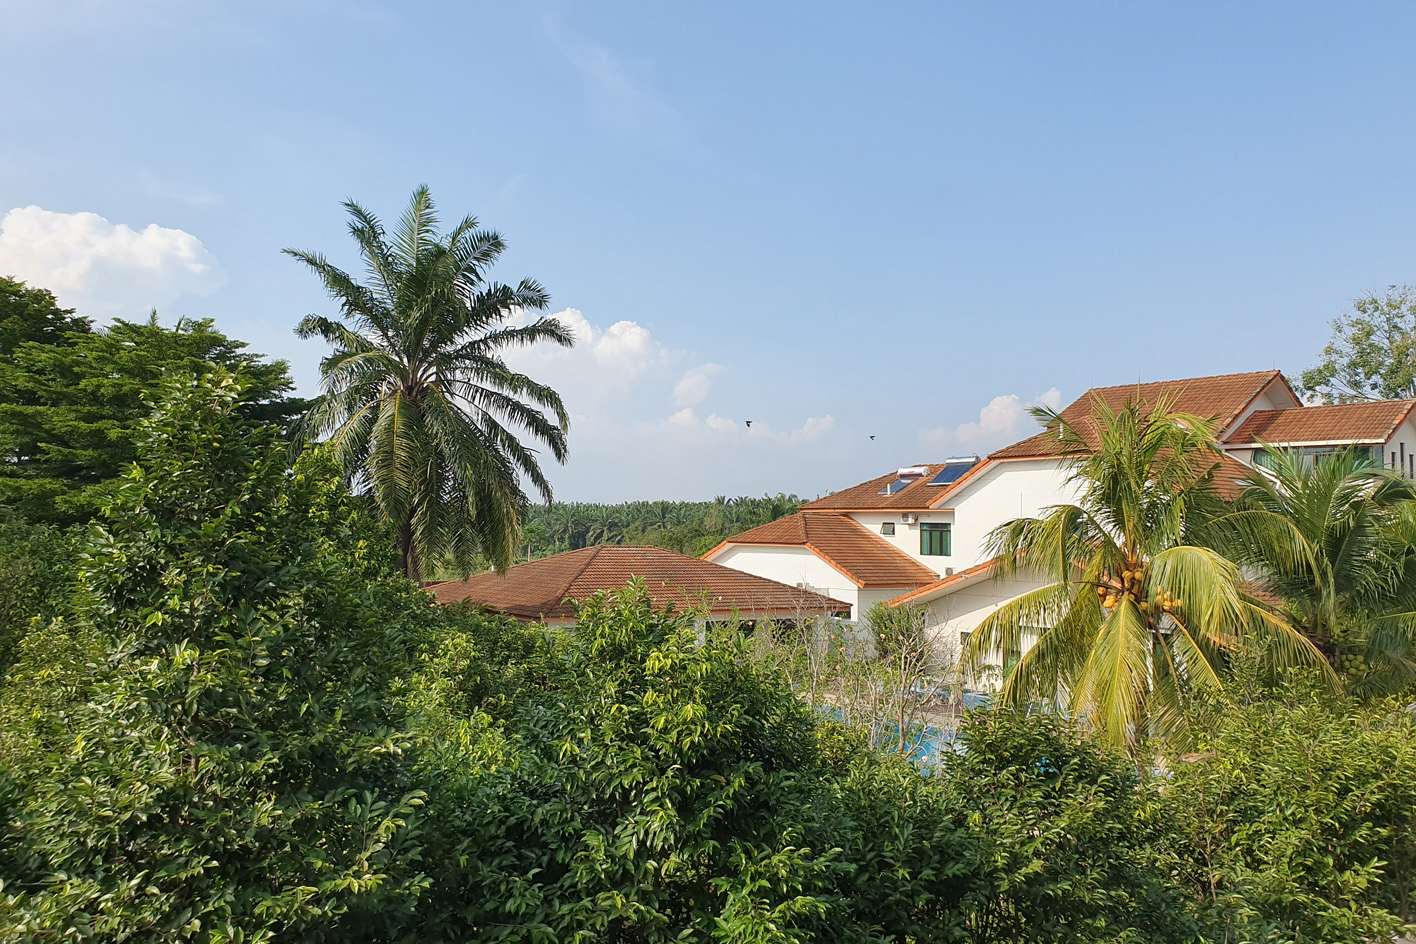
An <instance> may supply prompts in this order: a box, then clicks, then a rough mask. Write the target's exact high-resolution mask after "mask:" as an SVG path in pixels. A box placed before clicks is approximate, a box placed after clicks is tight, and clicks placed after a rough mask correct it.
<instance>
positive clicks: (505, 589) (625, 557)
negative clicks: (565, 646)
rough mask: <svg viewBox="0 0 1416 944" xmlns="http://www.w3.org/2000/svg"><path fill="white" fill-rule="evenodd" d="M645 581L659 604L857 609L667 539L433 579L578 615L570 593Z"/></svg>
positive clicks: (450, 598)
mask: <svg viewBox="0 0 1416 944" xmlns="http://www.w3.org/2000/svg"><path fill="white" fill-rule="evenodd" d="M634 577H640V578H643V580H644V582H645V586H646V589H647V590H648V592H649V598H650V599H651V600H652V601H653V603H654V605H655V606H656V607H664V606H667V605H669V604H673V605H674V606H675V607H677V608H679V609H686V608H693V607H697V606H699V605H700V604H701V603H706V604H707V606H708V612H709V614H710V615H713V616H726V615H729V614H732V613H740V614H742V615H743V616H796V615H798V614H840V613H849V612H850V605H849V604H847V603H842V602H841V601H839V600H833V599H831V598H830V597H827V596H823V595H821V594H819V593H812V592H811V591H809V590H803V589H800V588H798V587H789V586H787V585H786V584H784V583H778V582H777V581H775V580H768V579H766V578H765V577H757V576H754V575H753V574H746V573H743V572H742V571H740V570H733V569H732V568H731V567H724V566H722V565H721V564H714V563H711V562H709V561H705V560H700V559H698V558H696V557H688V556H686V555H684V554H679V553H676V552H674V551H669V550H665V549H663V548H659V547H622V546H618V545H602V546H597V547H587V548H582V549H580V550H576V551H566V552H565V553H564V554H556V555H553V556H551V557H544V558H542V559H541V560H536V561H529V562H527V563H525V564H515V565H513V566H512V567H509V568H507V569H506V570H505V571H503V572H501V573H496V572H488V573H485V574H478V575H476V576H474V577H468V578H467V579H466V580H446V581H442V582H441V583H434V584H430V585H429V586H428V587H427V590H428V592H429V593H431V594H432V595H433V596H434V598H436V599H437V601H438V602H439V603H460V602H467V603H471V604H473V605H474V606H480V607H485V608H486V609H489V610H492V611H495V612H498V613H504V614H506V615H507V616H514V617H516V618H517V619H523V620H565V619H574V618H575V608H574V607H573V606H572V605H571V604H569V603H567V602H565V601H566V599H567V598H570V599H575V600H580V599H584V598H585V597H588V596H590V595H591V594H593V593H595V592H596V591H597V590H620V589H623V588H624V586H625V585H626V584H627V583H629V581H630V579H631V578H634Z"/></svg>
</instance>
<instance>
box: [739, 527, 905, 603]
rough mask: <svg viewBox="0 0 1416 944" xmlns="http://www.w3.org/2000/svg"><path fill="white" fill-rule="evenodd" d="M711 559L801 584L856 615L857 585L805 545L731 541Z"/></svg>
mask: <svg viewBox="0 0 1416 944" xmlns="http://www.w3.org/2000/svg"><path fill="white" fill-rule="evenodd" d="M712 561H713V563H715V564H722V565H723V566H724V567H731V568H733V569H734V570H740V571H742V572H744V573H748V574H756V575H757V576H758V577H766V578H767V579H768V580H775V581H777V582H778V583H784V584H786V585H787V586H789V587H800V586H804V587H806V588H807V589H808V590H814V591H815V592H817V593H821V594H825V595H826V596H828V597H831V598H832V599H833V600H840V601H841V602H842V603H849V604H850V605H851V619H855V618H856V615H857V613H856V610H857V609H858V608H859V607H858V604H859V602H860V601H859V588H858V587H857V586H856V585H855V583H854V582H853V581H852V580H850V579H849V578H847V577H846V575H845V574H843V573H841V572H840V571H839V570H837V569H836V568H834V567H832V566H831V565H830V564H828V563H826V562H825V561H823V560H822V559H821V558H819V557H817V556H816V555H815V554H813V553H811V551H809V550H807V549H806V548H804V547H774V546H766V545H760V544H757V545H736V546H732V545H730V546H728V547H726V548H724V549H723V550H721V551H719V552H718V554H717V555H716V556H715V557H713V558H712ZM893 595H894V596H898V595H899V594H898V592H897V593H895V594H893Z"/></svg>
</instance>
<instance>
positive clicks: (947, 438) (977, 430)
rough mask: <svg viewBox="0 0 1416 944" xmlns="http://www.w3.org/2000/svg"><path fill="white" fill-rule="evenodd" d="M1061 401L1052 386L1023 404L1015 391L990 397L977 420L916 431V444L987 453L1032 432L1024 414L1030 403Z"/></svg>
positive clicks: (1032, 426) (1055, 404)
mask: <svg viewBox="0 0 1416 944" xmlns="http://www.w3.org/2000/svg"><path fill="white" fill-rule="evenodd" d="M1061 404H1062V392H1061V391H1060V390H1058V389H1057V388H1056V387H1053V388H1052V389H1050V390H1048V391H1046V392H1045V393H1040V394H1038V395H1037V396H1036V397H1034V398H1033V399H1032V400H1030V401H1028V402H1027V403H1024V402H1023V399H1022V398H1021V397H1019V396H1018V395H1017V394H1015V393H1008V394H1004V395H1002V396H997V397H994V398H993V399H992V400H990V401H988V403H987V404H986V405H985V406H984V407H983V408H982V409H980V410H979V411H978V419H977V420H971V421H969V422H967V423H961V424H959V425H958V426H954V427H948V426H938V427H935V428H934V429H921V430H920V431H919V435H918V439H919V444H920V446H921V447H923V448H927V449H949V448H954V447H963V448H968V449H972V450H974V451H976V452H980V453H985V452H991V451H993V450H994V449H997V448H999V447H1001V446H1006V445H1008V444H1009V443H1011V442H1014V441H1016V440H1019V439H1022V438H1024V437H1025V436H1028V435H1031V434H1032V433H1033V432H1035V431H1036V428H1035V427H1036V424H1035V423H1034V422H1033V419H1032V417H1031V416H1030V415H1029V414H1028V407H1030V406H1047V407H1051V408H1052V409H1054V410H1055V409H1057V408H1058V407H1059V406H1060V405H1061Z"/></svg>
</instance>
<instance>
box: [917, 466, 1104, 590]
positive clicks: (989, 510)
mask: <svg viewBox="0 0 1416 944" xmlns="http://www.w3.org/2000/svg"><path fill="white" fill-rule="evenodd" d="M1076 500H1077V490H1076V488H1075V487H1074V486H1069V485H1068V484H1067V470H1066V463H1065V462H1063V461H1060V460H1057V459H1018V460H1013V461H1010V462H1000V463H998V464H996V465H994V466H993V467H992V468H990V469H987V470H985V471H984V472H982V473H981V474H979V475H978V476H977V477H976V479H975V480H974V481H972V482H969V483H968V484H967V485H966V486H965V488H964V489H963V490H962V491H961V492H960V493H959V494H957V495H955V496H953V498H952V499H951V500H950V501H951V504H953V506H954V538H953V552H954V553H953V554H952V555H951V557H948V558H942V557H936V558H930V560H936V561H941V562H942V566H947V567H953V568H954V569H955V570H964V569H966V568H969V567H973V566H974V565H976V564H982V563H983V562H984V561H986V560H988V559H989V556H988V554H987V553H986V551H985V549H984V543H985V541H986V540H987V538H988V533H989V532H990V531H992V530H993V529H994V528H996V527H998V526H999V525H1001V524H1006V523H1007V522H1009V521H1012V520H1013V519H1015V518H1033V517H1037V516H1038V515H1040V514H1041V513H1042V510H1043V509H1044V508H1047V507H1048V506H1049V505H1062V504H1067V503H1070V502H1075V501H1076ZM917 551H918V548H916V552H917Z"/></svg>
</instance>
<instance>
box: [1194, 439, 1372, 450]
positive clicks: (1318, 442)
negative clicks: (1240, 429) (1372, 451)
mask: <svg viewBox="0 0 1416 944" xmlns="http://www.w3.org/2000/svg"><path fill="white" fill-rule="evenodd" d="M1390 438H1391V437H1390V436H1388V437H1387V438H1386V439H1313V440H1305V441H1303V442H1270V443H1266V442H1247V443H1231V442H1227V443H1222V444H1221V446H1220V448H1222V449H1226V450H1228V449H1270V448H1272V449H1307V448H1310V447H1313V446H1383V445H1386V442H1387V440H1388V439H1390Z"/></svg>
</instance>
